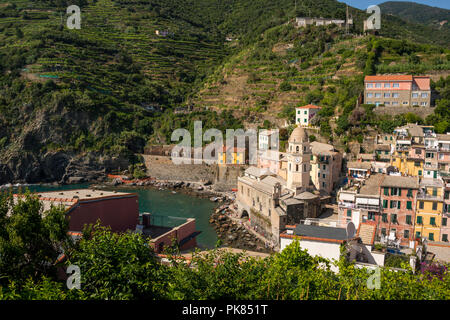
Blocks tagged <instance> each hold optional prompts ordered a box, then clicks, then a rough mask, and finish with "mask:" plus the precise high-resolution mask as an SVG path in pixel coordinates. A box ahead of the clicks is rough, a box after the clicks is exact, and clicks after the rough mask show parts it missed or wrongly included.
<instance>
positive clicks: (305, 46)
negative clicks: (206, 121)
mask: <svg viewBox="0 0 450 320" xmlns="http://www.w3.org/2000/svg"><path fill="white" fill-rule="evenodd" d="M369 46H372V37H370V36H355V35H345V34H344V32H342V30H340V29H339V28H337V27H313V28H307V29H296V28H295V27H293V26H292V25H282V26H278V27H274V28H272V29H270V30H268V31H267V32H266V33H265V34H264V37H263V39H262V40H261V41H260V42H258V43H257V44H255V45H253V46H249V47H247V48H246V49H245V50H242V51H241V52H239V53H238V54H236V55H235V56H233V57H232V58H230V59H228V60H227V62H226V63H225V64H224V65H223V66H221V67H220V68H218V69H217V70H216V72H215V73H214V74H213V75H211V76H210V77H209V78H208V80H207V82H206V85H205V87H204V88H203V89H202V90H201V91H199V93H198V94H197V95H196V97H195V98H194V99H193V101H194V103H195V104H197V105H203V106H208V107H209V108H211V109H213V110H224V109H226V110H234V113H235V115H236V116H243V115H245V116H246V119H247V123H251V122H255V121H256V122H258V123H259V124H260V125H261V124H262V123H263V122H264V120H268V121H270V122H271V123H276V124H277V125H279V126H285V125H286V123H287V122H289V121H292V120H293V108H294V107H295V106H299V105H303V104H308V103H316V104H320V105H322V106H327V107H330V108H331V110H330V112H331V113H333V111H335V113H336V115H339V114H340V113H341V111H342V110H343V109H345V108H347V109H348V108H350V107H351V105H355V104H356V99H357V97H358V95H359V93H360V92H361V91H362V89H363V88H362V77H363V74H364V72H369V71H371V72H377V73H404V72H406V73H414V74H423V73H425V74H431V75H433V77H434V80H438V79H439V77H440V76H444V77H445V76H446V75H448V74H449V72H448V70H450V56H449V53H450V51H449V50H448V49H444V48H440V47H436V46H427V45H418V44H414V43H411V42H405V41H399V40H394V39H387V38H380V40H379V43H378V46H379V47H380V49H379V50H378V53H377V61H376V63H375V64H374V70H369V71H368V70H365V69H366V65H367V63H368V56H369V55H368V54H369V52H370V51H371V50H372V48H371V47H370V48H369ZM347 88H348V89H349V90H347ZM286 120H287V121H286Z"/></svg>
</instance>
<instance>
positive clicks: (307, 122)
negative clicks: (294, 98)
mask: <svg viewBox="0 0 450 320" xmlns="http://www.w3.org/2000/svg"><path fill="white" fill-rule="evenodd" d="M320 109H322V108H321V107H319V106H315V105H312V104H308V105H306V106H303V107H297V108H295V124H296V125H300V126H302V127H309V126H311V120H312V119H313V118H314V116H315V115H316V114H317V113H318V112H319V111H320Z"/></svg>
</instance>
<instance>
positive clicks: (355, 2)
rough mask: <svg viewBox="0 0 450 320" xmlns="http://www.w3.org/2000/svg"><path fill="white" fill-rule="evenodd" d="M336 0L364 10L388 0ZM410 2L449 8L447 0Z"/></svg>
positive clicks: (449, 3) (412, 0) (413, 0)
mask: <svg viewBox="0 0 450 320" xmlns="http://www.w3.org/2000/svg"><path fill="white" fill-rule="evenodd" d="M338 1H339V2H344V3H347V4H348V5H350V6H352V7H355V8H358V9H362V10H364V9H367V8H368V7H369V6H370V5H374V4H380V3H383V2H386V1H388V0H338ZM394 1H402V0H394ZM410 2H416V3H421V4H426V5H428V6H432V7H439V8H445V9H450V1H449V0H410Z"/></svg>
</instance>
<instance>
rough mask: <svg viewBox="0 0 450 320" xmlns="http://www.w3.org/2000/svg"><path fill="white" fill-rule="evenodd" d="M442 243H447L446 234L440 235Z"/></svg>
mask: <svg viewBox="0 0 450 320" xmlns="http://www.w3.org/2000/svg"><path fill="white" fill-rule="evenodd" d="M442 241H444V242H448V235H447V234H445V233H444V234H443V235H442Z"/></svg>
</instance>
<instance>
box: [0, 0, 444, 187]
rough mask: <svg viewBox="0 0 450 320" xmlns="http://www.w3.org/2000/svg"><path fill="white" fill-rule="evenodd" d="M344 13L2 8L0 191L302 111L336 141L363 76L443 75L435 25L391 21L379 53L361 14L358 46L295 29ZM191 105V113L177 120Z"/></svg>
mask: <svg viewBox="0 0 450 320" xmlns="http://www.w3.org/2000/svg"><path fill="white" fill-rule="evenodd" d="M295 3H296V4H297V7H295ZM68 4H78V5H80V7H81V12H82V22H81V30H69V29H68V28H67V27H66V24H65V21H66V18H67V15H66V14H65V10H66V7H67V5H68ZM345 9H346V7H345V4H343V3H340V2H337V1H334V0H321V1H320V3H318V2H317V1H313V0H303V1H296V2H295V1H294V0H280V1H274V0H262V1H257V2H255V1H252V0H188V1H184V0H126V1H125V0H78V1H75V2H72V1H66V0H40V1H27V0H17V1H8V0H0V148H1V150H2V152H1V154H0V183H5V182H9V181H13V180H25V181H28V182H36V181H42V180H43V179H46V180H49V181H54V180H56V181H60V180H62V179H63V180H64V177H65V178H67V177H68V176H70V175H74V174H75V173H76V171H77V170H81V169H79V168H81V167H83V168H85V167H90V166H94V167H95V168H96V170H98V171H99V172H100V171H102V170H110V169H114V168H117V167H122V168H123V167H124V165H125V164H126V163H128V164H131V163H135V162H139V161H140V160H139V159H138V158H137V157H136V156H135V154H136V153H140V152H142V150H143V148H144V146H145V145H146V144H147V143H149V142H150V143H170V137H171V133H172V132H173V130H174V129H176V128H179V127H185V128H189V129H191V130H192V128H193V121H194V120H197V119H202V120H203V121H204V128H205V129H207V128H210V127H215V128H219V129H225V128H233V127H237V126H240V125H242V123H247V122H249V120H250V121H255V122H258V121H260V120H261V121H263V120H264V119H265V120H267V119H268V118H267V117H266V116H267V114H269V113H270V114H271V115H272V118H269V120H270V121H272V122H275V121H276V120H277V119H278V120H280V121H281V120H285V119H290V118H291V115H292V108H293V107H294V106H295V104H297V103H303V102H305V101H310V102H317V103H319V102H320V103H322V104H324V105H326V106H327V107H328V109H327V115H326V117H324V118H323V121H322V123H321V125H322V127H323V128H324V134H325V135H327V132H328V135H330V134H331V133H332V131H331V130H332V128H331V127H330V124H329V122H328V119H331V117H332V116H333V115H335V114H336V115H341V114H343V113H345V114H350V112H351V111H352V109H353V108H354V101H355V97H356V96H357V95H358V93H359V91H360V89H361V79H362V74H363V72H366V71H367V70H368V69H370V70H369V71H371V72H376V71H379V72H416V73H420V72H427V71H430V70H434V71H440V70H448V69H449V67H448V57H449V54H448V53H449V52H448V48H449V44H450V40H449V39H448V37H449V35H448V33H445V32H441V31H439V30H435V29H432V28H431V27H429V26H423V25H418V24H411V23H409V22H405V21H403V20H401V19H397V18H394V17H393V16H386V17H385V18H384V20H383V23H382V29H381V30H380V32H379V35H378V36H377V37H376V39H379V40H380V42H376V41H375V40H374V39H372V38H371V37H360V36H358V35H359V34H360V33H361V32H362V21H363V19H365V18H366V16H367V14H366V13H365V12H363V11H361V10H357V9H354V8H350V11H351V14H352V16H353V18H354V20H355V26H354V27H353V28H352V29H351V30H350V32H351V34H350V35H345V34H343V32H342V30H339V29H338V28H337V27H335V26H330V27H326V28H320V27H317V28H316V27H313V28H310V29H308V30H307V31H306V32H303V31H299V30H297V29H295V28H293V27H292V24H291V22H292V21H293V19H294V18H295V17H296V16H304V15H309V14H311V15H313V16H323V17H335V18H344V17H345ZM156 30H159V31H167V32H168V33H169V34H168V35H167V36H159V35H157V34H156ZM430 30H434V31H433V32H430ZM384 36H389V37H390V38H393V39H391V40H388V39H385V38H383V37H384ZM230 38H231V39H230ZM405 38H407V39H410V41H414V42H404V41H403V40H401V39H405ZM395 39H397V40H395ZM386 41H387V42H386ZM376 43H378V44H376ZM375 44H376V46H380V45H381V47H382V50H381V49H373V48H372V46H374V45H375ZM285 45H288V46H291V47H289V48H287V47H286V48H285V47H283V46H285ZM239 73H242V75H243V77H244V78H242V77H241V78H240V79H239V81H241V82H239V81H238V82H236V83H235V84H233V83H231V82H232V80H233V79H232V77H234V76H238V78H239ZM233 75H234V76H233ZM228 76H230V77H231V78H229V79H228V80H227V79H226V78H227V77H228ZM243 79H244V83H242V80H243ZM227 83H228V84H229V83H231V85H230V87H231V91H229V92H228V91H226V90H225V91H223V90H222V89H223V86H225V85H227ZM214 87H216V88H214ZM236 87H237V88H240V89H242V91H245V92H241V93H239V92H236V90H235V88H236ZM233 90H234V91H233ZM207 96H209V97H210V99H209V101H208V98H207ZM222 98H224V99H225V100H226V101H225V102H223V101H222V100H221V99H222ZM214 99H215V101H214ZM186 104H194V106H195V108H194V112H193V113H189V114H176V113H174V112H173V110H174V109H175V108H177V107H180V106H184V105H186ZM222 104H223V105H224V106H225V107H223V106H222ZM206 106H213V108H211V109H209V110H206V108H205V107H206ZM224 110H225V111H226V112H225V113H223V112H222V111H224ZM236 111H237V112H236ZM249 112H250V113H249ZM249 116H250V117H249ZM252 117H253V118H252ZM270 121H269V123H270ZM269 123H267V122H266V125H268V124H269ZM341 128H345V125H343V126H341ZM105 157H106V158H105ZM108 157H109V158H108ZM73 163H76V164H77V165H73V166H74V168H75V169H73V170H72V169H71V170H72V171H70V170H69V171H68V169H67V168H68V164H73ZM96 164H100V165H96ZM30 168H32V169H30ZM74 172H75V173H74Z"/></svg>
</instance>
